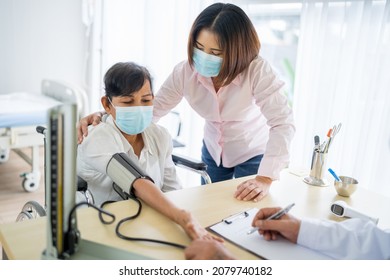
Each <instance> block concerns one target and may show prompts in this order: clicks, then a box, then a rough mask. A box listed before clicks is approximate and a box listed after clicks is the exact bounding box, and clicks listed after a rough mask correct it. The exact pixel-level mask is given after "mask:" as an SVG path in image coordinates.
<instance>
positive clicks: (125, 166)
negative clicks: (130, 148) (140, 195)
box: [106, 153, 154, 198]
mask: <svg viewBox="0 0 390 280" xmlns="http://www.w3.org/2000/svg"><path fill="white" fill-rule="evenodd" d="M106 172H107V175H108V176H109V177H110V178H111V180H113V181H114V189H115V191H116V192H118V191H120V190H118V187H119V188H121V189H122V190H121V191H122V193H124V192H123V190H127V189H128V188H129V194H130V195H132V196H134V197H135V194H134V188H133V184H134V182H135V181H137V180H138V179H148V180H150V181H152V182H153V183H154V181H153V180H152V178H150V177H149V176H148V175H147V174H146V173H145V172H144V171H143V170H142V169H141V168H140V167H139V166H138V164H137V163H136V162H134V161H133V160H132V159H131V158H130V157H129V156H128V155H127V154H125V153H116V154H114V155H113V156H112V158H111V159H110V161H109V162H108V164H107V168H106ZM124 194H125V193H124ZM120 195H121V194H120ZM121 196H122V195H121ZM122 198H123V196H122Z"/></svg>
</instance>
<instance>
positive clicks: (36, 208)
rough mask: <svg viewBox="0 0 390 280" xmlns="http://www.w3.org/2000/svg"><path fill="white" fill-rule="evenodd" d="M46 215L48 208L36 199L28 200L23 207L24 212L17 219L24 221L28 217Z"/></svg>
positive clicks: (33, 217)
mask: <svg viewBox="0 0 390 280" xmlns="http://www.w3.org/2000/svg"><path fill="white" fill-rule="evenodd" d="M43 216H46V210H45V208H43V207H42V206H41V205H40V204H39V203H38V202H36V201H29V202H27V203H26V204H25V205H24V206H23V208H22V212H21V213H20V214H19V215H18V217H17V218H16V221H17V222H18V221H23V220H27V219H36V218H38V217H43Z"/></svg>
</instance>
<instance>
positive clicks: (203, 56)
mask: <svg viewBox="0 0 390 280" xmlns="http://www.w3.org/2000/svg"><path fill="white" fill-rule="evenodd" d="M192 59H193V60H194V65H195V69H196V71H198V73H199V74H201V75H202V76H204V77H208V78H209V77H216V76H218V74H219V71H220V70H221V65H222V58H221V57H218V56H215V55H211V54H208V53H205V52H202V51H201V50H199V49H197V48H194V56H193V57H192Z"/></svg>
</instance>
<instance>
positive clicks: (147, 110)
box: [109, 99, 153, 135]
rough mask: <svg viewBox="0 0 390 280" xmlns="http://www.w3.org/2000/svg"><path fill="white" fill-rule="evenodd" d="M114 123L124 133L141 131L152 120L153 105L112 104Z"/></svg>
mask: <svg viewBox="0 0 390 280" xmlns="http://www.w3.org/2000/svg"><path fill="white" fill-rule="evenodd" d="M109 100H110V99H109ZM110 103H111V105H112V106H113V107H114V108H115V111H116V114H115V115H116V117H115V124H116V125H117V127H118V128H119V129H120V130H121V131H122V132H124V133H126V134H129V135H136V134H138V133H141V132H143V131H144V130H145V129H146V128H147V127H148V126H149V125H150V124H151V122H152V118H153V106H125V107H120V106H114V104H112V102H111V100H110Z"/></svg>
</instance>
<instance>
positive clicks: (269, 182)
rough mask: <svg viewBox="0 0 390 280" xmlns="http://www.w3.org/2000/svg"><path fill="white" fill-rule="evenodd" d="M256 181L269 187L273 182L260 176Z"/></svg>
mask: <svg viewBox="0 0 390 280" xmlns="http://www.w3.org/2000/svg"><path fill="white" fill-rule="evenodd" d="M256 180H257V181H259V182H261V183H264V184H267V185H271V184H272V181H273V180H272V179H271V178H270V177H266V176H260V175H257V176H256Z"/></svg>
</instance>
